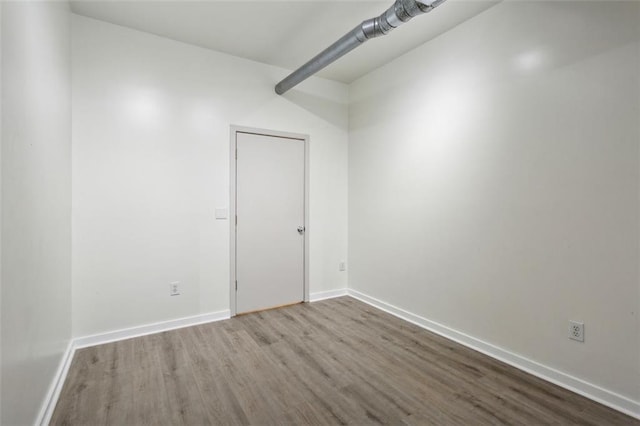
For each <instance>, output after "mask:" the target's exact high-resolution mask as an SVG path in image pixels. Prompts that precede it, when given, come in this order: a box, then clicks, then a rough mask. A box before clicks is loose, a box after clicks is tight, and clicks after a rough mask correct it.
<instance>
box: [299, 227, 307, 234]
mask: <svg viewBox="0 0 640 426" xmlns="http://www.w3.org/2000/svg"><path fill="white" fill-rule="evenodd" d="M304 230H305V228H304V226H298V234H300V235H302V234H304Z"/></svg>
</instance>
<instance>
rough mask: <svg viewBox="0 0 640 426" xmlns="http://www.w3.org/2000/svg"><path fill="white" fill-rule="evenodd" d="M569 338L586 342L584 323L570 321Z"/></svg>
mask: <svg viewBox="0 0 640 426" xmlns="http://www.w3.org/2000/svg"><path fill="white" fill-rule="evenodd" d="M569 339H571V340H577V341H578V342H584V323H583V322H579V321H569Z"/></svg>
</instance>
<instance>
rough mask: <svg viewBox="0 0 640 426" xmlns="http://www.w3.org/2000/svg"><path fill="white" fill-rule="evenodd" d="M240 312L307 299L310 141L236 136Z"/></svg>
mask: <svg viewBox="0 0 640 426" xmlns="http://www.w3.org/2000/svg"><path fill="white" fill-rule="evenodd" d="M236 148H237V157H236V214H237V225H236V281H237V287H236V312H237V313H243V312H251V311H256V310H260V309H267V308H272V307H276V306H282V305H288V304H292V303H297V302H302V301H303V299H304V239H305V232H304V226H305V223H304V216H305V215H304V198H305V194H304V190H305V182H304V179H305V171H304V167H305V160H304V158H305V152H304V150H305V142H304V140H301V139H292V138H284V137H276V136H266V135H257V134H251V133H242V132H237V133H236Z"/></svg>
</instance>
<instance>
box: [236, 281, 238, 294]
mask: <svg viewBox="0 0 640 426" xmlns="http://www.w3.org/2000/svg"><path fill="white" fill-rule="evenodd" d="M236 291H238V280H236Z"/></svg>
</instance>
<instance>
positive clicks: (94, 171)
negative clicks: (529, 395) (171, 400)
mask: <svg viewBox="0 0 640 426" xmlns="http://www.w3.org/2000/svg"><path fill="white" fill-rule="evenodd" d="M72 23H73V25H72V33H73V34H72V39H73V42H72V52H73V53H72V56H73V66H72V69H73V72H72V75H73V79H72V80H73V82H72V86H73V90H72V91H73V317H74V319H73V333H74V335H75V336H85V335H89V334H93V333H101V332H106V331H110V330H116V329H121V328H124V327H130V326H137V325H142V324H146V323H152V322H156V321H165V320H170V319H174V318H180V317H186V316H191V315H199V314H205V313H209V312H217V311H223V310H228V309H229V222H228V221H226V220H225V221H220V220H218V221H216V220H214V209H215V208H216V207H228V205H229V132H230V125H232V124H233V125H241V126H251V127H259V128H267V129H274V130H280V131H287V132H296V133H304V134H308V135H310V138H311V142H310V143H311V170H310V174H311V178H310V179H311V182H310V185H311V188H310V194H311V195H310V197H311V199H310V204H311V206H310V210H311V212H310V215H311V217H310V222H311V223H310V226H309V231H310V234H309V235H310V238H311V249H310V252H311V254H310V255H311V259H310V262H311V265H310V290H311V293H314V292H321V291H325V290H331V289H339V288H344V287H346V273H344V272H342V273H341V272H339V271H338V263H339V261H340V260H341V259H345V258H346V251H347V233H346V226H347V156H346V155H347V100H348V93H347V87H346V86H345V85H342V84H338V83H333V82H329V81H326V80H321V79H316V78H314V79H312V80H310V81H309V82H307V83H306V84H305V85H303V86H300V88H299V90H296V91H292V92H291V93H290V94H287V96H285V97H279V96H277V95H276V94H275V93H274V91H273V85H274V84H275V83H276V82H277V81H278V80H279V79H280V78H281V77H283V76H284V75H286V72H285V71H284V70H280V69H277V68H274V67H270V66H265V65H262V64H258V63H255V62H251V61H247V60H242V59H238V58H235V57H232V56H229V55H225V54H221V53H216V52H213V51H209V50H205V49H202V48H198V47H195V46H191V45H187V44H182V43H179V42H175V41H172V40H169V39H164V38H161V37H157V36H153V35H150V34H146V33H142V32H138V31H134V30H131V29H127V28H124V27H119V26H116V25H112V24H107V23H104V22H100V21H96V20H92V19H89V18H85V17H80V16H75V15H74V16H73V18H72ZM172 281H180V282H181V283H182V295H181V296H178V297H170V296H169V283H170V282H172Z"/></svg>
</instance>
